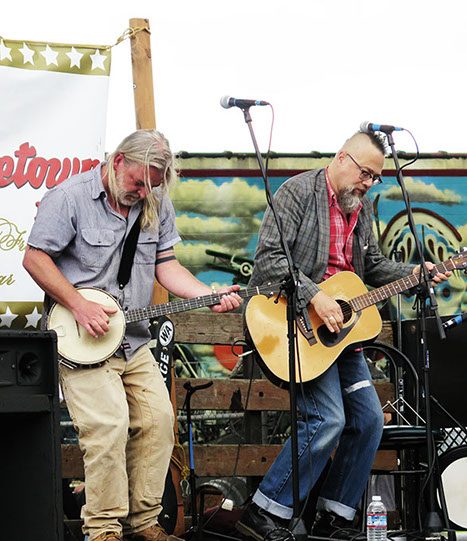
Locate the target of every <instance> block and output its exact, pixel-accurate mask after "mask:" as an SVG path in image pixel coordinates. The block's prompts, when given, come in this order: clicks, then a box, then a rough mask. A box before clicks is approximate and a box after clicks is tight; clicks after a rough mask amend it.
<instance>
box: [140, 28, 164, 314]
mask: <svg viewBox="0 0 467 541" xmlns="http://www.w3.org/2000/svg"><path fill="white" fill-rule="evenodd" d="M130 28H133V29H134V30H139V29H140V28H144V29H145V30H142V31H138V32H136V33H135V35H134V36H133V37H132V38H131V62H132V66H133V87H134V96H135V113H136V129H138V130H147V129H155V127H156V113H155V108H154V85H153V79H152V62H151V31H150V29H149V20H148V19H130ZM168 300H169V298H168V295H167V291H166V290H165V289H164V288H163V287H162V286H161V285H160V284H159V283H158V282H157V280H155V281H154V290H153V294H152V304H162V303H164V302H167V301H168Z"/></svg>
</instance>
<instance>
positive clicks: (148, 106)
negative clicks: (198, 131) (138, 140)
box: [130, 19, 156, 130]
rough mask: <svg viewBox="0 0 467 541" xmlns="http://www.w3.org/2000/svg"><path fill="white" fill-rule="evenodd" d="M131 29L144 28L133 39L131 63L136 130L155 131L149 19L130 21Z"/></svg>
mask: <svg viewBox="0 0 467 541" xmlns="http://www.w3.org/2000/svg"><path fill="white" fill-rule="evenodd" d="M130 28H133V29H134V30H136V29H139V28H144V29H145V30H142V31H140V32H137V33H136V34H135V35H134V36H133V37H132V38H131V62H132V65H133V88H134V95H135V113H136V129H138V130H145V129H154V128H155V127H156V112H155V109H154V86H153V82H152V63H151V31H150V29H149V20H148V19H130Z"/></svg>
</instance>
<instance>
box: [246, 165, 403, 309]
mask: <svg viewBox="0 0 467 541" xmlns="http://www.w3.org/2000/svg"><path fill="white" fill-rule="evenodd" d="M274 200H275V205H276V209H277V212H278V214H279V217H280V221H281V223H282V229H283V233H284V237H285V241H286V243H287V244H288V246H289V249H290V253H291V254H292V259H293V261H294V263H295V266H296V267H297V268H298V270H299V277H300V281H301V283H302V291H303V295H304V298H305V299H306V300H307V301H309V300H310V299H311V298H312V297H313V296H314V295H316V293H317V292H318V291H319V290H320V288H319V285H318V284H319V283H320V282H321V281H322V279H323V276H324V273H325V272H326V269H327V265H328V259H329V243H330V219H329V201H328V192H327V187H326V177H325V173H324V169H319V170H312V171H306V172H305V173H301V174H299V175H297V176H295V177H292V178H290V179H289V180H287V181H286V182H285V183H284V184H283V185H282V186H281V187H280V188H279V190H278V191H277V192H276V194H275V196H274ZM362 203H363V207H362V209H361V210H360V213H359V216H358V220H357V224H356V226H355V230H354V243H353V253H352V257H353V261H352V264H353V267H354V269H355V273H356V274H358V275H359V276H360V278H361V279H362V280H363V281H364V282H365V283H366V284H367V285H370V286H375V287H379V286H381V285H384V284H386V283H389V282H391V281H393V280H398V279H399V278H403V277H405V276H408V275H409V274H410V273H411V272H412V269H413V267H414V265H408V264H401V263H395V262H394V261H390V260H389V259H387V258H386V257H384V256H383V254H382V253H381V251H380V249H379V247H378V245H377V243H376V240H375V238H374V235H373V228H372V203H371V200H370V198H369V197H367V196H365V197H364V198H363V200H362ZM287 274H288V267H287V260H286V258H285V255H284V253H283V250H282V248H281V244H280V239H279V235H278V232H277V228H276V224H275V220H274V216H273V215H272V212H271V210H270V208H269V207H268V209H267V210H266V212H265V214H264V219H263V223H262V225H261V228H260V231H259V239H258V244H257V247H256V253H255V265H254V269H253V273H252V276H251V279H250V282H249V284H248V286H257V285H261V284H264V283H267V282H271V283H277V282H280V281H281V280H282V279H283V278H284V277H285V276H286V275H287Z"/></svg>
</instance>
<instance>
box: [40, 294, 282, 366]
mask: <svg viewBox="0 0 467 541" xmlns="http://www.w3.org/2000/svg"><path fill="white" fill-rule="evenodd" d="M281 287H282V284H272V285H271V284H267V285H263V286H259V287H256V286H255V287H251V288H245V289H240V290H239V291H236V292H235V293H237V295H239V296H240V297H241V298H242V299H248V298H250V297H253V296H254V295H266V296H267V297H271V296H273V295H275V294H277V293H279V292H280V290H281ZM78 291H79V293H80V294H81V295H82V296H83V297H84V298H85V299H87V300H89V301H92V302H97V303H99V304H103V305H105V306H108V307H110V308H115V309H116V310H117V311H116V312H115V314H109V318H110V323H109V330H108V332H106V333H105V334H104V335H103V336H100V335H99V336H98V337H97V338H94V337H92V336H91V335H90V334H89V333H88V332H87V331H86V329H85V328H84V327H82V326H81V325H80V324H79V323H78V322H77V321H76V320H75V318H74V316H73V314H72V312H71V311H70V310H68V308H65V307H64V306H62V305H61V304H59V303H55V304H54V305H53V306H52V308H51V309H50V312H49V315H48V318H47V329H48V330H53V331H55V332H56V333H57V349H58V354H59V356H60V362H61V363H62V364H64V365H66V366H68V367H70V368H75V367H77V366H87V367H91V366H96V365H100V364H102V363H103V362H105V361H106V360H107V359H108V358H109V357H111V356H112V355H113V354H114V353H115V352H116V351H117V349H118V348H119V347H120V345H121V343H122V341H123V339H124V337H125V330H126V325H127V324H128V323H136V322H138V321H145V320H149V319H152V318H158V317H161V316H164V315H168V314H176V313H179V312H186V311H188V310H194V309H195V308H202V307H204V306H213V305H215V304H219V303H220V300H221V298H222V296H223V294H222V293H213V294H211V295H205V296H202V297H194V298H191V299H181V300H177V301H172V302H168V303H165V304H156V305H154V306H146V307H145V308H136V309H133V310H126V311H124V310H122V308H121V306H120V304H119V303H118V302H117V301H116V299H115V298H114V297H113V296H112V295H110V294H109V293H107V292H106V291H104V290H102V289H98V288H94V287H82V288H78Z"/></svg>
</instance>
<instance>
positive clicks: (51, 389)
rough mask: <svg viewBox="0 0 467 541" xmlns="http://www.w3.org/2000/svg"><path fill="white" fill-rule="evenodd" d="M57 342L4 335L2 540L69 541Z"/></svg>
mask: <svg viewBox="0 0 467 541" xmlns="http://www.w3.org/2000/svg"><path fill="white" fill-rule="evenodd" d="M59 429H60V410H59V399H58V378H57V338H56V334H55V332H53V331H44V332H42V331H0V434H1V437H0V441H1V443H0V479H1V485H0V486H1V489H0V494H1V496H0V502H1V503H0V508H1V509H2V516H3V517H4V520H2V522H1V525H0V538H1V539H8V540H10V541H23V540H25V539H46V540H47V541H63V502H62V481H61V454H60V435H59Z"/></svg>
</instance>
